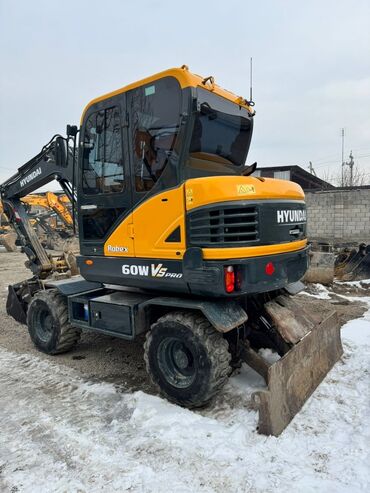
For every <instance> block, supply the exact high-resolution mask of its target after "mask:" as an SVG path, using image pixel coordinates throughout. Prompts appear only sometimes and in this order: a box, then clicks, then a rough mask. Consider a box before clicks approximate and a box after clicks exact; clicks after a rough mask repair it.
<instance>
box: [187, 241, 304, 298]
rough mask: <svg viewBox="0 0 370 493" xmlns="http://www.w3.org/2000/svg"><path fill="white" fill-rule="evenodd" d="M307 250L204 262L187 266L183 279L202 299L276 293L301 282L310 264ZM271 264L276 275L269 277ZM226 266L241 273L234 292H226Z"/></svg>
mask: <svg viewBox="0 0 370 493" xmlns="http://www.w3.org/2000/svg"><path fill="white" fill-rule="evenodd" d="M308 251H309V247H306V248H304V249H302V250H299V251H295V252H290V253H283V254H278V255H267V256H263V257H252V258H247V259H230V260H217V261H203V262H202V265H199V264H198V266H193V267H196V268H191V265H189V264H188V265H186V263H185V265H184V277H185V279H186V281H187V282H188V285H189V288H190V291H191V293H192V294H197V295H202V296H228V297H230V296H231V297H232V296H240V295H243V294H255V293H264V292H268V291H274V290H275V289H281V288H284V287H286V286H287V285H288V284H290V283H293V282H296V281H299V280H300V279H302V277H303V276H304V274H305V272H306V270H307V269H308V265H309V256H308ZM269 263H271V264H272V265H273V273H270V274H268V273H267V272H266V266H267V264H269ZM225 266H233V267H234V270H235V272H237V273H238V274H237V275H238V279H239V285H238V286H237V288H236V290H235V291H234V292H232V293H226V291H225V283H224V267H225ZM189 267H190V268H189ZM270 267H271V266H270ZM267 270H268V271H269V269H267Z"/></svg>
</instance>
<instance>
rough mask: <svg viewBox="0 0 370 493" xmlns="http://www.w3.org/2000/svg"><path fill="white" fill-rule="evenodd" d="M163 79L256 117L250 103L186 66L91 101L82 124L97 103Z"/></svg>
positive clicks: (158, 74)
mask: <svg viewBox="0 0 370 493" xmlns="http://www.w3.org/2000/svg"><path fill="white" fill-rule="evenodd" d="M163 77H174V78H175V79H177V81H178V82H179V84H180V87H181V89H184V88H186V87H202V88H203V89H207V90H208V91H210V92H213V93H215V94H217V95H219V96H222V97H224V98H225V99H228V100H229V101H231V102H233V103H236V104H238V105H240V106H244V107H245V108H247V110H248V111H249V112H250V114H251V115H254V110H253V108H252V107H251V106H250V105H249V104H248V101H247V100H245V99H244V98H243V97H241V96H237V95H236V94H234V93H232V92H230V91H228V90H226V89H223V88H222V87H220V86H219V85H217V84H215V83H214V79H213V77H206V78H204V77H201V76H200V75H197V74H193V73H192V72H190V71H189V69H188V67H187V66H186V65H183V66H182V67H180V68H170V69H168V70H164V71H163V72H159V73H157V74H154V75H151V76H150V77H146V78H145V79H141V80H138V81H137V82H133V83H132V84H129V85H127V86H124V87H122V88H120V89H117V90H116V91H112V92H109V93H107V94H104V95H103V96H99V97H97V98H95V99H93V100H92V101H90V102H89V103H88V104H87V106H86V107H85V109H84V111H83V113H82V117H81V122H82V120H83V118H84V115H85V113H86V111H87V110H88V109H89V108H90V107H91V106H93V105H94V104H95V103H99V102H100V101H104V100H105V99H109V98H111V97H113V96H117V95H118V94H122V93H125V92H127V91H130V90H131V89H136V88H137V87H141V86H145V85H146V84H150V83H152V82H154V81H156V80H158V79H162V78H163Z"/></svg>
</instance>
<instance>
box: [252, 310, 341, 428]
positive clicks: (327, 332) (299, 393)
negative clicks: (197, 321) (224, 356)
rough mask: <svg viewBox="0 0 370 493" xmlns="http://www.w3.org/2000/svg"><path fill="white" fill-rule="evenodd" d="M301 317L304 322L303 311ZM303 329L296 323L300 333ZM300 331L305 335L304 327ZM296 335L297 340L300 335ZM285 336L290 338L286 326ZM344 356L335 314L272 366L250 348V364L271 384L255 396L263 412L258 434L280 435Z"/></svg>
mask: <svg viewBox="0 0 370 493" xmlns="http://www.w3.org/2000/svg"><path fill="white" fill-rule="evenodd" d="M286 314H287V312H286V313H285V315H286ZM294 315H295V314H294V313H292V312H291V313H290V320H292V319H294ZM297 315H298V318H299V319H301V320H302V318H301V317H302V311H301V312H300V313H299V314H297ZM275 323H276V322H275ZM293 325H294V324H293ZM299 325H300V324H299V323H298V322H297V323H295V329H296V330H297V327H299ZM278 330H279V327H278ZM299 331H300V332H301V331H302V328H301V327H299ZM279 332H280V330H279ZM293 332H294V337H296V336H297V332H296V331H293ZM281 333H282V335H283V334H284V335H285V337H287V330H286V324H285V326H284V327H283V331H282V332H281ZM294 337H293V338H294ZM342 354H343V348H342V343H341V339H340V327H339V324H338V320H337V316H336V313H335V312H333V313H331V314H330V315H329V316H327V317H326V318H325V319H324V320H323V321H322V322H320V323H318V324H316V325H313V326H312V325H311V328H310V330H308V331H307V332H306V333H305V334H304V335H303V337H302V338H301V339H300V340H299V341H298V342H297V343H296V344H295V345H293V346H292V348H291V349H290V350H289V351H288V352H287V353H286V354H285V355H284V356H283V357H282V358H281V359H280V360H278V361H277V362H276V363H273V364H271V365H268V364H266V362H265V361H264V360H263V359H262V358H261V356H260V355H259V354H258V353H256V352H254V351H253V350H252V349H250V348H249V347H247V348H246V351H245V353H244V359H245V361H246V363H247V364H249V365H250V366H251V367H252V368H254V369H255V370H256V371H257V372H259V373H260V374H261V375H262V376H263V377H264V378H265V380H266V384H267V389H266V390H261V391H257V392H255V393H254V394H253V395H252V399H253V403H254V406H255V408H256V409H257V410H258V411H259V425H258V432H259V433H261V434H263V435H274V436H278V435H280V433H281V432H282V431H283V430H284V429H285V428H286V426H287V425H288V424H289V423H290V421H291V420H292V419H293V418H294V416H295V415H296V414H297V413H298V412H299V411H300V409H301V408H302V406H303V405H304V403H305V402H306V400H307V399H308V398H309V397H310V396H311V394H312V393H313V392H314V390H315V389H316V387H317V386H318V385H319V384H320V383H321V382H322V380H323V379H324V378H325V376H326V375H327V373H328V372H329V371H330V369H331V368H332V367H333V366H334V364H335V363H336V362H337V361H338V360H339V358H340V357H341V355H342Z"/></svg>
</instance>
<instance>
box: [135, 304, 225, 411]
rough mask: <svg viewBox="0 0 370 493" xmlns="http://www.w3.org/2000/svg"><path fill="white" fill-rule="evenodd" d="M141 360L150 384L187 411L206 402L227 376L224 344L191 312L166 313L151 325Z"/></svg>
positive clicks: (221, 339)
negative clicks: (188, 408) (150, 381)
mask: <svg viewBox="0 0 370 493" xmlns="http://www.w3.org/2000/svg"><path fill="white" fill-rule="evenodd" d="M144 357H145V362H146V367H147V371H148V373H149V375H150V377H151V379H152V381H153V383H155V384H156V385H157V386H158V387H159V388H160V390H161V391H162V393H163V394H164V395H165V396H166V397H167V398H168V399H169V400H170V401H173V402H176V403H177V404H180V405H182V406H186V407H200V406H203V405H204V404H206V403H207V402H209V401H210V400H211V399H212V397H214V395H215V394H216V393H217V392H218V391H219V390H220V388H221V387H222V386H223V385H224V384H225V383H226V381H227V378H228V375H229V374H230V366H229V365H230V360H231V355H230V353H229V351H228V343H227V341H226V340H225V339H224V338H223V337H222V334H220V333H219V332H217V331H216V330H215V329H214V328H213V327H212V326H211V324H210V323H209V322H208V320H207V319H206V318H204V317H203V316H202V315H199V314H197V313H194V312H172V313H168V314H166V315H164V316H163V317H161V318H160V319H159V320H158V321H157V322H156V323H155V324H153V325H152V327H151V330H150V331H149V332H148V334H147V339H146V342H145V354H144Z"/></svg>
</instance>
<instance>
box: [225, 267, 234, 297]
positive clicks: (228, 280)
mask: <svg viewBox="0 0 370 493" xmlns="http://www.w3.org/2000/svg"><path fill="white" fill-rule="evenodd" d="M224 273H225V290H226V293H232V292H233V291H234V290H235V272H234V267H233V266H232V265H229V266H228V267H224Z"/></svg>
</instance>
